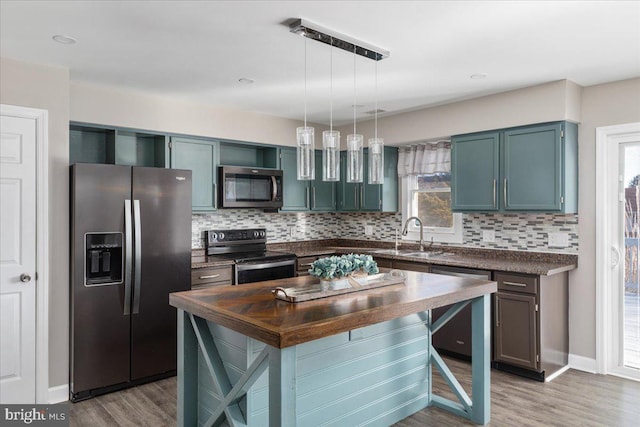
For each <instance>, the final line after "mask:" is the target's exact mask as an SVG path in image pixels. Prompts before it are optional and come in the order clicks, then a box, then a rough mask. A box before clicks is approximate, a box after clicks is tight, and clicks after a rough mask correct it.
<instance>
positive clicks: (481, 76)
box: [470, 73, 488, 80]
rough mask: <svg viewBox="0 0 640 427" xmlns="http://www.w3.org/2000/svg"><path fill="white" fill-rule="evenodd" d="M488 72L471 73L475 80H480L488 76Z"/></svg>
mask: <svg viewBox="0 0 640 427" xmlns="http://www.w3.org/2000/svg"><path fill="white" fill-rule="evenodd" d="M487 75H488V74H487V73H476V74H471V76H470V77H471V78H472V79H474V80H479V79H484V78H486V77H487Z"/></svg>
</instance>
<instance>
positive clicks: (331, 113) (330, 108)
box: [329, 37, 333, 131]
mask: <svg viewBox="0 0 640 427" xmlns="http://www.w3.org/2000/svg"><path fill="white" fill-rule="evenodd" d="M329 130H330V131H333V37H332V38H331V45H330V48H329Z"/></svg>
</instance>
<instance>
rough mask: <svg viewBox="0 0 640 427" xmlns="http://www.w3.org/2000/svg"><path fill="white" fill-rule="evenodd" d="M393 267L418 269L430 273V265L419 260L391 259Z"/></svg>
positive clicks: (410, 269)
mask: <svg viewBox="0 0 640 427" xmlns="http://www.w3.org/2000/svg"><path fill="white" fill-rule="evenodd" d="M393 268H395V269H398V270H409V271H420V272H422V273H430V272H431V265H430V264H422V263H421V262H410V261H409V262H408V261H395V260H394V261H393Z"/></svg>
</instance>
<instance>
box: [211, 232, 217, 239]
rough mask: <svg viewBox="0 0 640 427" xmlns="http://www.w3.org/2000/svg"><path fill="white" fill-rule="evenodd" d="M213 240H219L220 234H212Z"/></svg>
mask: <svg viewBox="0 0 640 427" xmlns="http://www.w3.org/2000/svg"><path fill="white" fill-rule="evenodd" d="M211 239H212V240H218V233H215V232H214V233H211Z"/></svg>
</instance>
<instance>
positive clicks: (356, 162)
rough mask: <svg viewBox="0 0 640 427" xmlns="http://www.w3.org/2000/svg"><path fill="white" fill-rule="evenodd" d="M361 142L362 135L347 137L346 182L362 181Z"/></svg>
mask: <svg viewBox="0 0 640 427" xmlns="http://www.w3.org/2000/svg"><path fill="white" fill-rule="evenodd" d="M363 140H364V138H363V137H362V135H358V134H352V135H347V182H362V181H363V176H362V175H363V171H364V167H363V162H364V147H363Z"/></svg>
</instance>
